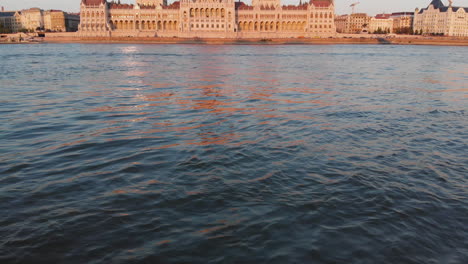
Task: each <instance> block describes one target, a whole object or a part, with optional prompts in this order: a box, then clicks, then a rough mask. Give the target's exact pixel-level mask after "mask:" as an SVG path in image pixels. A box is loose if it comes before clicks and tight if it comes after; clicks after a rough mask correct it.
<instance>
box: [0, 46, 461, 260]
mask: <svg viewBox="0 0 468 264" xmlns="http://www.w3.org/2000/svg"><path fill="white" fill-rule="evenodd" d="M0 49H2V51H1V53H0V54H1V55H0V59H1V60H2V65H1V66H0V69H3V70H5V71H4V72H6V74H5V75H1V76H0V82H1V83H2V85H1V86H0V90H1V92H2V96H1V98H0V102H2V103H1V104H0V113H1V115H0V139H1V142H2V144H0V153H1V159H0V201H1V203H0V209H1V212H2V214H1V215H0V236H1V237H2V239H1V240H0V262H1V263H167V264H169V263H204V264H205V263H347V262H351V263H456V264H458V263H460V264H461V263H466V260H467V259H468V251H467V247H466V244H467V237H468V228H467V226H466V223H467V222H468V213H467V212H468V202H467V201H468V192H467V190H468V189H467V186H468V178H467V173H466V171H467V164H468V157H467V155H466V154H467V153H466V150H467V149H468V141H467V140H468V134H467V129H466V128H467V127H468V121H467V120H468V119H466V111H467V102H468V101H467V100H468V99H467V91H466V89H464V85H465V83H466V79H467V75H466V71H462V70H454V69H464V68H466V62H465V61H464V60H463V58H462V57H460V56H458V55H457V54H458V53H459V52H464V51H465V49H466V48H464V47H443V48H437V49H434V48H432V47H424V46H418V47H411V46H402V47H389V46H371V45H369V46H352V45H350V46H340V45H337V46H300V45H297V46H203V45H182V46H179V45H156V46H153V45H98V44H93V45H80V44H68V45H52V44H44V45H34V46H27V45H18V46H9V48H5V47H3V46H2V47H0ZM21 54H28V55H29V54H35V56H34V57H33V56H26V55H21ZM407 54H415V56H414V57H408V56H407ZM416 55H417V56H416ZM441 56H445V57H444V58H446V57H447V56H448V58H447V59H446V60H444V61H442V62H440V60H439V58H440V57H441ZM41 57H46V58H47V62H46V61H43V60H38V58H41ZM91 58H92V59H91ZM435 61H437V62H439V63H434V62H435ZM37 62H39V63H37ZM26 73H27V75H25V74H26ZM26 76H27V77H26ZM395 76H404V78H397V77H395Z"/></svg>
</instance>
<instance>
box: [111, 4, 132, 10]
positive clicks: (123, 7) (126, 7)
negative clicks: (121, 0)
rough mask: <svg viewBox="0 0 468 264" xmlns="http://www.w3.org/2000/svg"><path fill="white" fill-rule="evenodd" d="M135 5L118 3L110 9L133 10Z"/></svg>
mask: <svg viewBox="0 0 468 264" xmlns="http://www.w3.org/2000/svg"><path fill="white" fill-rule="evenodd" d="M133 7H134V6H133V5H129V4H116V3H111V4H110V8H112V9H133Z"/></svg>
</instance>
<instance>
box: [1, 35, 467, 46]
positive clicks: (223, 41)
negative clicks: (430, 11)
mask: <svg viewBox="0 0 468 264" xmlns="http://www.w3.org/2000/svg"><path fill="white" fill-rule="evenodd" d="M37 39H40V41H37ZM38 43H39V44H40V43H62V44H71V43H82V44H192V45H193V44H200V45H347V44H348V45H360V44H362V45H430V46H468V38H454V37H417V36H399V37H391V38H385V37H376V36H373V37H370V36H362V35H349V36H340V37H333V38H287V39H286V38H275V39H262V38H248V39H232V38H162V37H76V36H63V35H62V36H54V35H53V34H50V35H49V36H47V35H46V37H44V38H34V41H31V42H28V41H26V42H0V44H38Z"/></svg>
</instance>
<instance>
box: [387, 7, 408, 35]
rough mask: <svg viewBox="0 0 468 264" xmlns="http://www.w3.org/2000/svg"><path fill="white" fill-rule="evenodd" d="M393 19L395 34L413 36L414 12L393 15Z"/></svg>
mask: <svg viewBox="0 0 468 264" xmlns="http://www.w3.org/2000/svg"><path fill="white" fill-rule="evenodd" d="M391 18H393V33H396V34H412V33H413V20H414V13H413V12H398V13H392V15H391Z"/></svg>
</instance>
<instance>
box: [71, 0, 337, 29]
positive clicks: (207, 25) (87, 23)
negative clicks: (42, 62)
mask: <svg viewBox="0 0 468 264" xmlns="http://www.w3.org/2000/svg"><path fill="white" fill-rule="evenodd" d="M334 17H335V6H334V0H311V1H310V2H309V3H305V4H300V5H297V6H283V5H281V3H280V0H253V1H252V5H251V6H249V5H246V4H244V3H243V2H235V1H234V0H181V1H176V2H174V3H172V4H170V5H168V4H167V1H166V0H137V1H136V3H135V4H131V5H129V4H120V1H119V3H116V2H107V1H106V0H82V2H81V24H80V27H79V34H80V36H90V37H95V36H121V37H123V36H132V37H133V36H136V37H180V38H193V37H200V38H292V37H296V38H298V37H326V36H332V35H335V33H336V28H335V22H334Z"/></svg>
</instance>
